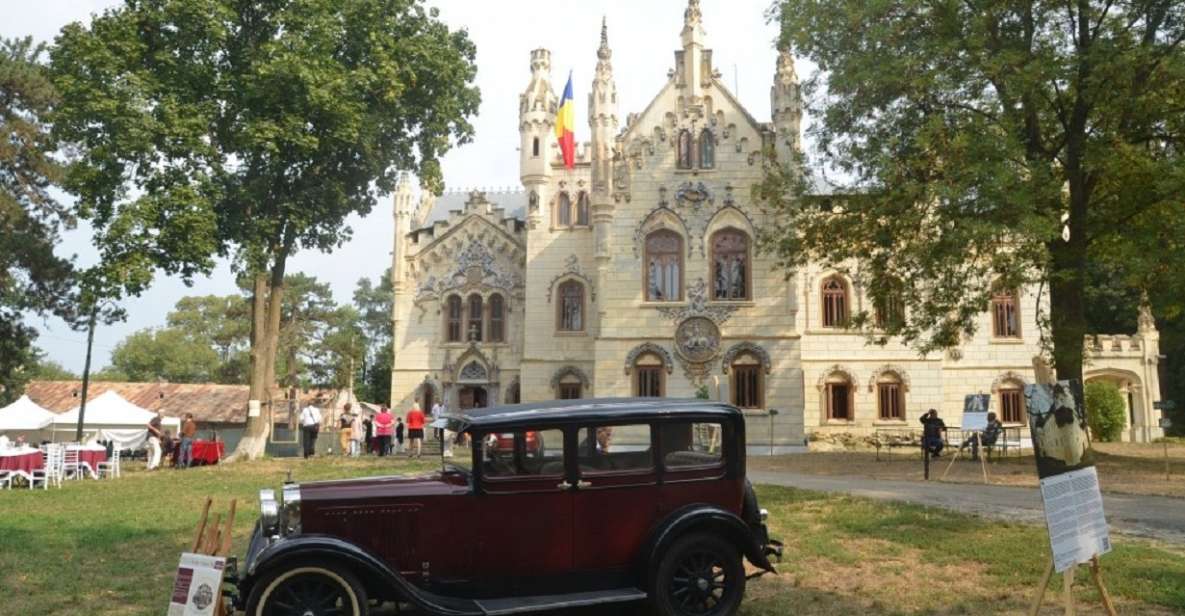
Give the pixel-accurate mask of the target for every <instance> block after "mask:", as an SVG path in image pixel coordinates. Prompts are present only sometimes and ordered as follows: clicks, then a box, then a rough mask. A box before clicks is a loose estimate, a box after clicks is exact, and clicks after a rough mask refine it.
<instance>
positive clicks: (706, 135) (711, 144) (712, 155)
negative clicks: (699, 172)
mask: <svg viewBox="0 0 1185 616" xmlns="http://www.w3.org/2000/svg"><path fill="white" fill-rule="evenodd" d="M699 166H700V169H712V168H713V167H715V166H716V136H715V135H713V134H712V131H711V130H708V129H706V128H705V129H703V130H702V131H700V133H699Z"/></svg>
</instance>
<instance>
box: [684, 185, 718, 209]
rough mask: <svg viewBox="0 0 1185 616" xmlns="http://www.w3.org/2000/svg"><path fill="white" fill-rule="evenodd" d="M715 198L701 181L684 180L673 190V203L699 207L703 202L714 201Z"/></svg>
mask: <svg viewBox="0 0 1185 616" xmlns="http://www.w3.org/2000/svg"><path fill="white" fill-rule="evenodd" d="M715 201H716V198H715V197H713V196H712V191H710V190H708V187H707V186H706V185H705V184H704V183H703V182H684V183H683V184H682V185H681V186H679V188H678V190H676V191H675V203H677V204H678V205H680V206H683V205H690V206H691V207H693V208H699V207H700V206H701V205H703V204H705V203H714V202H715Z"/></svg>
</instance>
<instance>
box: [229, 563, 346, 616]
mask: <svg viewBox="0 0 1185 616" xmlns="http://www.w3.org/2000/svg"><path fill="white" fill-rule="evenodd" d="M247 605H248V607H247V614H250V615H251V616H365V615H366V613H367V605H368V603H367V599H366V591H365V589H364V588H363V587H362V585H361V584H360V583H359V582H358V580H357V578H355V577H354V576H353V575H352V574H350V573H349V572H347V571H338V570H334V569H329V568H326V567H324V566H311V565H310V566H297V567H292V568H286V569H283V570H280V571H275V572H272V573H270V574H268V575H267V576H265V577H264V578H263V579H261V580H260V581H259V583H257V584H256V585H255V587H254V589H253V590H252V592H251V598H250V600H249V601H248V604H247Z"/></svg>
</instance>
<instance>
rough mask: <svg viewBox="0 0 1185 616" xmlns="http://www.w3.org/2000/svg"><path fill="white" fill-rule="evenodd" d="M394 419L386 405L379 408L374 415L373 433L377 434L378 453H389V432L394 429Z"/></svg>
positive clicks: (383, 454) (381, 454) (382, 454)
mask: <svg viewBox="0 0 1185 616" xmlns="http://www.w3.org/2000/svg"><path fill="white" fill-rule="evenodd" d="M394 423H395V421H394V419H393V418H392V417H391V411H389V410H388V409H387V407H385V406H384V407H382V408H380V409H379V414H378V415H375V416H374V433H375V434H376V435H377V436H378V439H379V442H378V449H379V455H380V456H385V455H387V454H389V453H391V434H392V433H393V432H394V431H395V427H394V425H392V424H394Z"/></svg>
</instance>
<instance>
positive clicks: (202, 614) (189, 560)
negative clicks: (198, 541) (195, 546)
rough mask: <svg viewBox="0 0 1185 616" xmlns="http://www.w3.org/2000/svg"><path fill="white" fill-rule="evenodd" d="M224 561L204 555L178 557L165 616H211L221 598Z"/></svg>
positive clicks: (184, 554) (186, 553)
mask: <svg viewBox="0 0 1185 616" xmlns="http://www.w3.org/2000/svg"><path fill="white" fill-rule="evenodd" d="M225 570H226V559H225V558H223V557H221V556H206V555H204V554H191V553H189V552H185V553H183V554H181V563H180V564H179V565H177V577H176V579H175V580H174V581H173V595H172V597H171V598H170V599H169V611H168V612H167V616H212V614H214V608H215V605H216V603H217V601H218V600H220V599H221V596H222V574H223V572H224V571H225Z"/></svg>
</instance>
